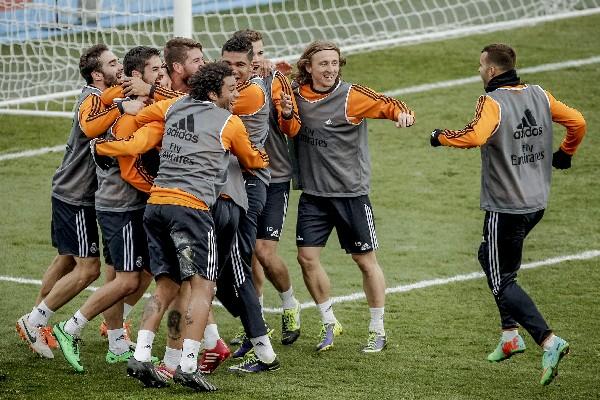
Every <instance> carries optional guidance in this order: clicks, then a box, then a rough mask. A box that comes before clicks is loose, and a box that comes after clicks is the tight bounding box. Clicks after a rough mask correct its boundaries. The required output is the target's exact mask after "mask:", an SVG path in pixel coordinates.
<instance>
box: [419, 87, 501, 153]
mask: <svg viewBox="0 0 600 400" xmlns="http://www.w3.org/2000/svg"><path fill="white" fill-rule="evenodd" d="M499 124H500V106H499V105H498V103H496V101H494V100H493V99H492V98H491V97H489V96H481V97H479V99H478V100H477V106H476V109H475V117H473V119H472V120H471V122H469V123H468V124H467V125H466V126H465V127H464V128H463V129H461V130H451V129H434V130H433V132H431V134H430V136H429V143H430V144H431V146H433V147H437V146H449V147H459V148H463V149H469V148H472V147H478V146H481V145H482V144H484V143H485V142H487V141H488V139H489V138H490V137H491V136H492V135H493V134H494V133H496V130H497V129H498V125H499Z"/></svg>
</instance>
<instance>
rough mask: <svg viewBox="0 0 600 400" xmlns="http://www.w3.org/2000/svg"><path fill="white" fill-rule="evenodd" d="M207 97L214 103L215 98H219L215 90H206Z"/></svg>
mask: <svg viewBox="0 0 600 400" xmlns="http://www.w3.org/2000/svg"><path fill="white" fill-rule="evenodd" d="M208 98H209V99H210V101H212V102H213V103H215V102H216V101H217V100H219V95H218V94H216V93H215V92H212V91H211V92H208Z"/></svg>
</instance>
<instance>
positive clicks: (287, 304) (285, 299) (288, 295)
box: [279, 286, 298, 309]
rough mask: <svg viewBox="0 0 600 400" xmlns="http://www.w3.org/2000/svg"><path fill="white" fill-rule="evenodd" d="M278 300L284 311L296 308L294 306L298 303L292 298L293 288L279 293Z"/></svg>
mask: <svg viewBox="0 0 600 400" xmlns="http://www.w3.org/2000/svg"><path fill="white" fill-rule="evenodd" d="M279 298H280V299H281V302H282V307H283V308H284V309H286V308H294V307H296V304H298V301H297V300H296V298H295V297H294V288H293V287H291V286H290V288H289V290H287V291H285V292H281V293H279Z"/></svg>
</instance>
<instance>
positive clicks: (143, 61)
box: [53, 46, 162, 372]
mask: <svg viewBox="0 0 600 400" xmlns="http://www.w3.org/2000/svg"><path fill="white" fill-rule="evenodd" d="M161 65H162V61H161V59H160V51H159V50H158V49H155V48H152V47H146V46H138V47H134V48H133V49H131V50H130V51H129V52H127V54H125V57H124V58H123V69H124V72H125V75H126V76H137V77H140V78H141V79H143V80H144V81H145V82H147V83H151V84H154V83H155V82H156V81H158V80H160V79H161V75H162V70H161ZM117 88H118V86H117ZM119 91H120V90H119ZM137 100H140V101H145V100H146V99H143V98H139V97H138V98H137ZM136 129H137V124H136V121H135V116H132V115H123V116H121V117H119V118H118V119H117V120H116V121H115V123H114V124H113V125H112V126H111V128H110V129H109V130H108V132H107V133H106V135H105V136H106V138H127V137H129V136H130V135H131V134H132V133H133V132H135V130H136ZM119 161H120V162H117V161H116V160H114V161H113V162H112V163H110V164H108V165H106V166H105V167H104V168H100V167H98V168H97V170H96V172H97V178H98V190H97V191H96V194H95V206H96V214H97V217H98V222H99V224H100V228H101V229H102V236H103V238H104V240H105V242H106V244H107V250H108V251H107V254H106V257H107V258H109V259H110V260H111V262H110V263H108V262H107V263H108V264H110V265H111V266H112V267H113V269H114V271H116V274H115V275H116V276H115V278H114V279H112V280H110V281H108V282H107V283H106V284H105V285H104V286H102V287H101V288H100V289H98V290H97V291H95V292H94V293H93V294H92V295H91V296H90V297H89V298H88V299H87V300H86V302H85V303H84V304H83V306H82V307H81V308H80V309H79V310H77V312H75V314H74V315H73V316H72V317H71V318H70V319H69V320H66V321H63V322H59V323H58V324H56V325H54V328H53V332H54V335H55V337H56V338H57V340H58V342H59V343H60V348H61V350H62V353H63V355H64V356H65V358H66V359H67V361H68V362H69V364H71V366H72V367H73V368H74V369H75V370H76V371H77V372H83V365H82V364H81V361H80V354H79V338H80V337H81V334H82V331H83V329H84V328H85V326H86V325H87V323H88V322H89V321H91V320H92V319H93V318H95V317H96V316H97V315H98V314H100V313H101V312H104V311H107V310H108V311H109V312H108V313H107V314H109V315H110V316H114V318H110V317H108V318H107V323H108V331H107V334H108V339H109V350H108V353H107V354H106V361H107V362H108V363H111V364H114V363H117V362H124V361H127V360H128V359H129V358H130V357H131V356H132V355H133V351H132V350H130V348H129V343H128V342H127V341H126V340H125V331H124V330H123V315H122V310H123V304H122V300H123V298H124V297H125V296H127V295H129V294H131V293H133V292H135V291H136V290H137V289H138V286H139V285H140V283H141V280H142V274H143V269H144V268H147V267H148V244H147V240H146V233H145V232H144V227H143V215H144V208H145V206H146V200H147V195H146V193H147V192H148V191H149V189H150V188H149V187H148V186H149V185H150V182H151V178H150V177H149V174H148V173H147V172H146V171H145V170H144V168H143V166H141V165H139V163H137V162H136V161H138V160H137V159H136V158H134V157H129V160H127V159H123V157H122V158H121V160H119ZM120 164H124V165H125V164H128V165H129V166H130V168H129V170H128V171H127V172H128V173H129V174H132V173H133V174H135V175H139V178H137V181H142V182H144V183H145V185H144V187H143V189H145V190H142V191H140V190H138V189H136V187H135V186H133V185H131V184H130V183H129V182H128V181H127V180H124V179H123V178H122V177H121V174H122V171H121V168H120ZM136 164H138V165H137V166H136ZM129 180H134V181H135V179H129ZM146 287H147V285H145V287H144V289H145V288H146ZM112 306H115V307H114V309H113V307H112ZM109 309H110V310H109ZM115 314H116V315H115ZM115 322H116V323H115Z"/></svg>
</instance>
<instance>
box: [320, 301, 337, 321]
mask: <svg viewBox="0 0 600 400" xmlns="http://www.w3.org/2000/svg"><path fill="white" fill-rule="evenodd" d="M317 306H318V307H319V311H320V312H321V321H322V322H323V323H324V324H332V323H334V322H335V321H337V320H336V319H335V315H333V304H332V302H331V299H328V300H327V301H325V302H324V303H321V304H317Z"/></svg>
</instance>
